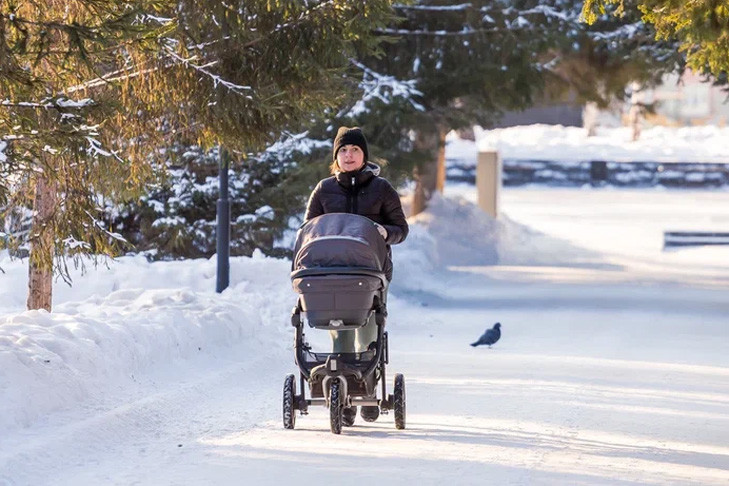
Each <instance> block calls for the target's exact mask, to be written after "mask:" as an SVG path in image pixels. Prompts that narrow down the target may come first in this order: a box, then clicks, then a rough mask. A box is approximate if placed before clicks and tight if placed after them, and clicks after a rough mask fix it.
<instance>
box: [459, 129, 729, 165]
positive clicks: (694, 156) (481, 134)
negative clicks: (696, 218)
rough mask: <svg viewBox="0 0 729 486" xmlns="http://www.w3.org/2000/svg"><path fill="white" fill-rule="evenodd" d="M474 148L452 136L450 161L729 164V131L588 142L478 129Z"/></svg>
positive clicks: (574, 135) (556, 134)
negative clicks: (487, 157)
mask: <svg viewBox="0 0 729 486" xmlns="http://www.w3.org/2000/svg"><path fill="white" fill-rule="evenodd" d="M475 136H476V143H474V142H470V141H468V140H460V139H459V138H458V137H457V136H456V135H455V134H454V133H452V134H450V135H449V137H448V145H447V148H446V153H447V157H448V159H449V160H458V162H459V163H467V162H469V161H470V162H471V163H473V164H475V163H476V153H477V152H478V151H479V150H498V151H499V152H500V153H501V157H502V158H505V159H525V160H559V161H563V162H580V161H586V160H588V161H589V160H606V161H612V162H629V161H649V162H707V163H708V162H729V127H723V128H722V127H717V126H703V127H681V128H673V127H652V128H646V129H644V130H643V132H642V133H641V136H640V139H639V140H637V141H635V142H633V141H631V140H630V129H629V128H600V129H598V132H597V135H596V136H594V137H588V136H587V133H586V131H585V130H584V129H582V128H576V127H563V126H561V125H527V126H520V127H511V128H502V129H494V130H479V129H478V128H477V129H476V130H475Z"/></svg>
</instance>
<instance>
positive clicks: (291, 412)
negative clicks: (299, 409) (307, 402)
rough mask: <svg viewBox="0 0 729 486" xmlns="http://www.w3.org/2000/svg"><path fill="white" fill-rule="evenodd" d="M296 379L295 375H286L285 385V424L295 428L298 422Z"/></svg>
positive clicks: (288, 427) (287, 426)
mask: <svg viewBox="0 0 729 486" xmlns="http://www.w3.org/2000/svg"><path fill="white" fill-rule="evenodd" d="M295 401H296V381H295V379H294V375H286V379H284V386H283V426H284V428H285V429H293V428H294V425H295V424H296V408H295V407H294V403H295Z"/></svg>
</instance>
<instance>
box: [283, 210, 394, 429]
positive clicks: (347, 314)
mask: <svg viewBox="0 0 729 486" xmlns="http://www.w3.org/2000/svg"><path fill="white" fill-rule="evenodd" d="M387 258H388V256H387V248H386V245H385V242H384V240H383V239H382V236H380V234H379V233H378V231H377V229H376V227H375V226H374V224H373V223H372V221H371V220H370V219H368V218H366V217H364V216H359V215H356V214H349V213H329V214H324V215H321V216H319V217H316V218H314V219H312V220H310V221H308V222H307V223H306V224H305V225H303V226H302V227H301V229H300V230H299V232H298V234H297V238H296V245H295V247H294V259H293V265H292V272H291V281H292V284H293V287H294V290H296V292H298V294H299V298H298V301H297V304H296V307H294V309H293V311H292V314H291V324H292V325H293V326H294V328H295V334H294V357H295V361H296V364H297V366H298V367H299V386H300V389H301V393H300V394H297V393H296V379H295V376H294V375H293V374H291V375H288V376H287V377H286V379H285V380H284V387H283V425H284V427H285V428H287V429H293V428H294V425H295V421H296V411H297V410H298V411H299V412H300V413H301V414H302V415H305V414H307V413H308V410H309V405H324V406H326V407H327V408H328V409H329V419H330V420H329V422H330V427H331V431H332V433H334V434H339V433H341V431H342V425H348V426H349V425H353V423H354V416H355V414H354V413H345V409H349V410H347V412H353V410H352V407H357V406H364V407H367V411H368V412H372V411H374V412H376V413H375V414H371V413H369V414H368V415H364V413H363V418H364V419H365V420H367V421H374V420H376V419H377V416H378V415H379V413H380V412H382V413H383V414H387V413H388V412H389V411H390V410H393V411H394V415H395V426H396V427H397V428H398V429H404V428H405V379H404V377H403V375H401V374H396V375H395V383H394V389H393V393H392V394H388V393H387V387H386V379H385V365H387V363H388V361H389V359H388V358H389V356H388V345H387V333H386V332H385V320H386V317H387V309H386V303H387V302H386V300H387V286H388V281H387V278H386V277H385V265H386V263H387ZM305 323H306V325H307V326H308V327H310V328H314V329H315V330H319V329H325V330H330V331H336V333H335V334H334V336H340V335H344V334H340V333H347V332H349V333H350V335H351V334H352V333H354V331H355V330H360V331H358V332H362V331H363V330H364V328H365V326H368V325H369V326H370V327H368V328H367V329H372V330H374V328H375V327H376V338H375V339H374V340H373V341H372V342H370V343H369V344H368V345H367V346H366V347H365V348H364V349H362V348H361V347H360V348H356V349H351V348H350V349H339V350H336V349H335V351H334V352H327V353H320V352H313V351H312V349H311V347H310V346H309V344H308V343H307V342H306V340H305V335H304V324H305ZM372 336H373V337H374V336H375V334H374V332H373V333H372ZM378 383H379V384H380V385H381V394H380V397H379V398H378V396H377V395H378V394H377V388H378V386H377V385H378ZM306 388H308V389H309V397H308V398H307V396H306Z"/></svg>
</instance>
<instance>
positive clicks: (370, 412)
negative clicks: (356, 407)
mask: <svg viewBox="0 0 729 486" xmlns="http://www.w3.org/2000/svg"><path fill="white" fill-rule="evenodd" d="M359 414H360V415H361V416H362V419H363V420H364V421H365V422H374V421H375V420H377V418H378V417H379V416H380V407H378V406H377V405H365V406H363V407H362V411H361V412H360V413H359Z"/></svg>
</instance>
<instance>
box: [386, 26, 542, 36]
mask: <svg viewBox="0 0 729 486" xmlns="http://www.w3.org/2000/svg"><path fill="white" fill-rule="evenodd" d="M530 27H531V25H530ZM517 30H520V31H522V32H530V31H532V32H539V31H540V29H536V28H526V26H520V27H492V28H488V29H474V28H469V27H465V26H464V28H463V29H462V30H459V31H449V30H409V29H391V28H386V29H376V30H375V32H377V33H378V34H388V35H422V36H436V37H453V36H470V35H476V34H492V33H499V32H515V31H517Z"/></svg>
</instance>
